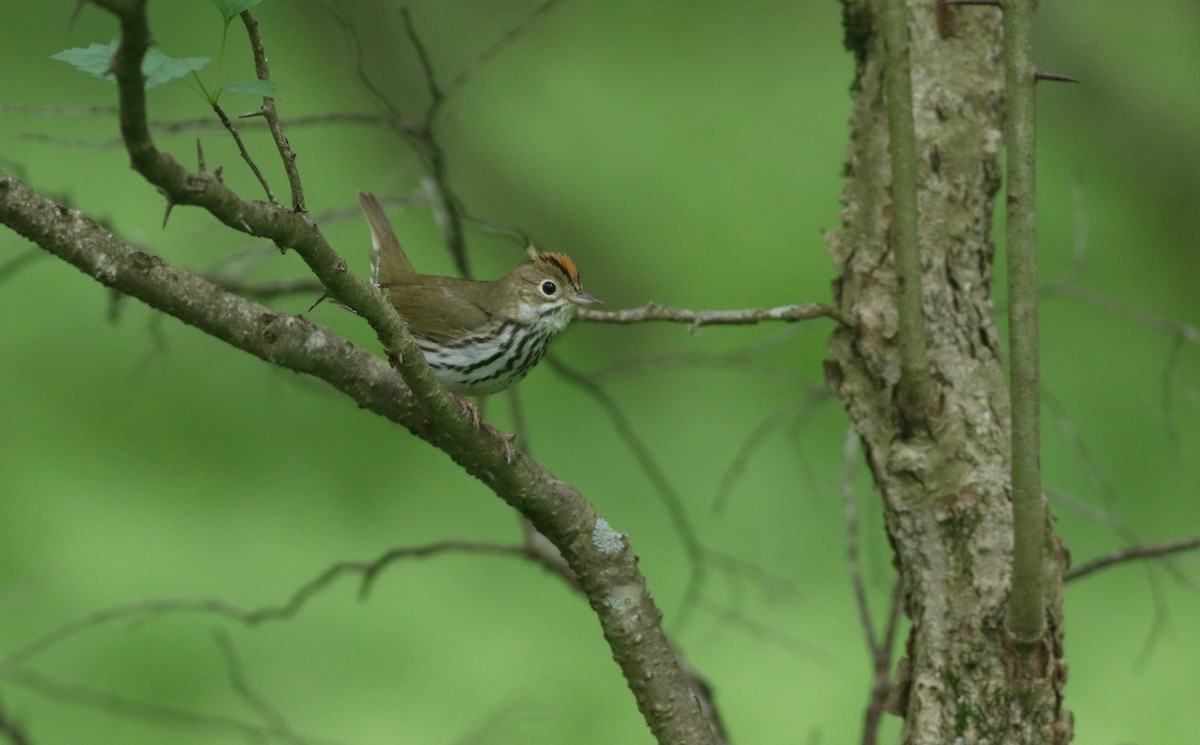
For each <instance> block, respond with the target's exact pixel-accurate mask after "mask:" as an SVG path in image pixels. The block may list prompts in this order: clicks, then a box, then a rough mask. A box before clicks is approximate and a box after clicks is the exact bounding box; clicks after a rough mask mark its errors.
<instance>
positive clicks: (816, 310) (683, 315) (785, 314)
mask: <svg viewBox="0 0 1200 745" xmlns="http://www.w3.org/2000/svg"><path fill="white" fill-rule="evenodd" d="M813 318H832V319H833V320H835V321H837V322H838V323H840V324H842V325H846V326H849V325H852V324H851V323H850V321H849V319H847V318H845V317H844V316H843V315H842V314H841V313H840V312H838V310H837V309H836V308H833V307H831V306H828V305H822V304H821V303H805V304H803V305H783V306H780V307H778V308H767V309H764V308H747V309H744V310H687V309H686V308H669V307H666V306H662V305H658V304H657V303H647V304H646V305H643V306H642V307H640V308H630V309H629V310H613V311H604V310H592V309H588V308H584V309H580V311H579V319H580V320H582V321H590V322H592V323H644V322H647V321H668V322H671V323H686V324H690V325H691V326H692V327H694V328H698V327H700V326H711V325H715V324H733V325H748V324H755V323H762V322H764V321H786V322H788V323H794V322H796V321H807V320H810V319H813Z"/></svg>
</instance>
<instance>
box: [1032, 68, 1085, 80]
mask: <svg viewBox="0 0 1200 745" xmlns="http://www.w3.org/2000/svg"><path fill="white" fill-rule="evenodd" d="M1033 79H1034V80H1049V81H1052V82H1056V83H1078V82H1079V78H1073V77H1071V76H1070V75H1060V74H1058V73H1056V72H1046V71H1045V70H1037V71H1035V72H1034V73H1033Z"/></svg>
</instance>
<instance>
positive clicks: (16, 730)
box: [0, 702, 33, 745]
mask: <svg viewBox="0 0 1200 745" xmlns="http://www.w3.org/2000/svg"><path fill="white" fill-rule="evenodd" d="M0 735H3V736H4V737H5V738H6V739H7V740H8V741H9V742H10V743H12V745H33V740H32V739H31V738H30V737H29V733H27V732H26V731H25V728H24V727H22V726H21V725H20V724H19V723H17V722H16V721H14V720H13V718H12V717H11V716H9V713H8V711H7V710H6V709H5V708H4V705H3V703H2V702H0Z"/></svg>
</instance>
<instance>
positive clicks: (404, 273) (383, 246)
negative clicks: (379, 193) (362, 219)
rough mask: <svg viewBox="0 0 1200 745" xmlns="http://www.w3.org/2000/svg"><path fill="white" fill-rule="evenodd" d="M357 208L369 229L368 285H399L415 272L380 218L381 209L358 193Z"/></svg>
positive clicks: (384, 219) (370, 197)
mask: <svg viewBox="0 0 1200 745" xmlns="http://www.w3.org/2000/svg"><path fill="white" fill-rule="evenodd" d="M358 204H359V206H361V207H362V211H363V214H364V215H366V216H367V223H368V224H369V225H370V226H371V281H372V282H374V283H375V284H377V285H390V284H400V283H403V281H404V279H405V278H407V277H411V276H412V275H413V274H416V270H415V269H413V265H412V264H411V263H410V262H409V260H408V257H407V256H405V255H404V249H403V248H401V247H400V240H399V239H398V238H396V232H395V231H394V230H392V224H391V223H390V222H388V219H387V215H385V214H383V205H381V204H380V203H379V200H378V199H376V198H375V195H374V194H365V193H362V192H360V193H359V195H358Z"/></svg>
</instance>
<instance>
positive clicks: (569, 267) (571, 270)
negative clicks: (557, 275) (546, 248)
mask: <svg viewBox="0 0 1200 745" xmlns="http://www.w3.org/2000/svg"><path fill="white" fill-rule="evenodd" d="M538 258H539V259H546V260H547V261H552V262H554V263H555V264H558V267H559V268H560V269H562V270H563V272H564V273H565V274H566V275H567V276H568V277H570V278H571V281H572V282H573V283H575V284H579V268H578V267H576V266H575V262H574V261H572V260H571V257H570V256H567V255H566V254H558V253H552V252H547V253H542V254H538Z"/></svg>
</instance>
